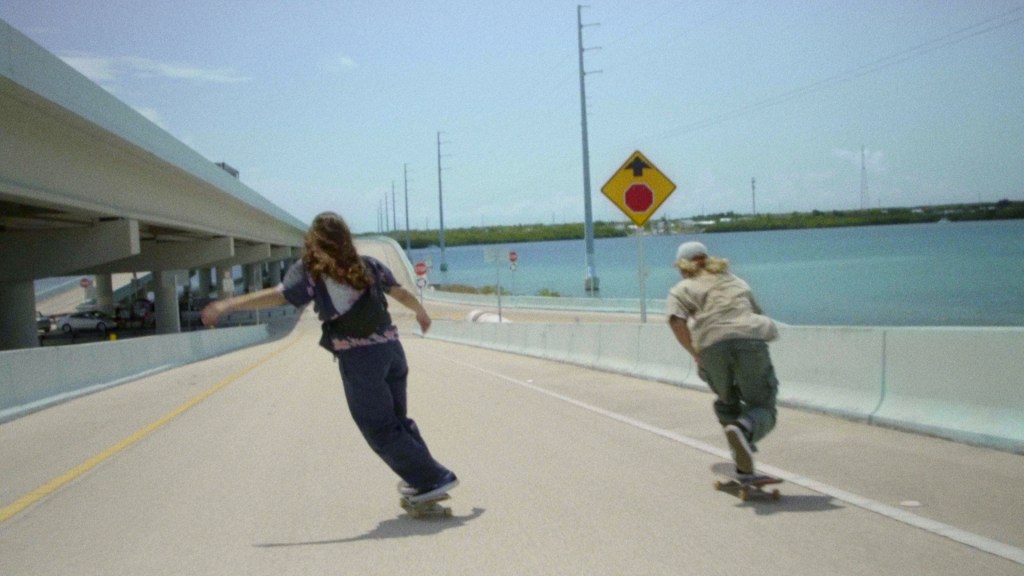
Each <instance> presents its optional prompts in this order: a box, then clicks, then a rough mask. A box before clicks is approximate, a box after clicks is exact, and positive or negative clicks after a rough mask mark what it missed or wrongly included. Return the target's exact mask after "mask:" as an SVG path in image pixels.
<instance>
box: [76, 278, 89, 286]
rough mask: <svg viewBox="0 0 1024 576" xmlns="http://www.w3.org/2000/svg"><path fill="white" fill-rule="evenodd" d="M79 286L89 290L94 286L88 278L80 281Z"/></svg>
mask: <svg viewBox="0 0 1024 576" xmlns="http://www.w3.org/2000/svg"><path fill="white" fill-rule="evenodd" d="M78 285H79V286H81V287H82V288H89V287H90V286H92V280H90V279H88V278H82V279H81V280H79V281H78Z"/></svg>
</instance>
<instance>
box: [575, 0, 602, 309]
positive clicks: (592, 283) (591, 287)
mask: <svg viewBox="0 0 1024 576" xmlns="http://www.w3.org/2000/svg"><path fill="white" fill-rule="evenodd" d="M576 25H577V31H576V39H577V43H578V46H579V60H580V117H581V120H580V127H581V131H582V139H583V239H584V244H585V245H586V250H587V251H586V258H585V264H586V267H587V276H586V279H585V280H584V284H583V288H584V290H586V291H587V293H588V294H593V293H594V292H597V291H598V290H599V289H600V286H601V283H600V281H599V280H598V278H597V272H596V270H595V268H594V217H593V214H592V213H591V209H590V144H589V139H588V137H587V83H586V80H585V78H586V75H587V72H586V70H585V69H584V67H583V52H584V51H585V50H584V48H583V27H584V26H583V6H581V5H577V6H576ZM588 26H596V24H588Z"/></svg>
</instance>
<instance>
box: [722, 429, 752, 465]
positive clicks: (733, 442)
mask: <svg viewBox="0 0 1024 576" xmlns="http://www.w3.org/2000/svg"><path fill="white" fill-rule="evenodd" d="M725 439H726V440H728V441H729V449H730V450H731V451H732V459H733V460H734V461H735V462H736V472H737V473H738V474H754V451H753V450H752V449H751V448H750V442H748V441H747V434H746V433H745V432H744V431H743V428H740V427H739V426H737V425H735V424H729V425H728V426H726V427H725Z"/></svg>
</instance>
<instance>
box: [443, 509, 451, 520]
mask: <svg viewBox="0 0 1024 576" xmlns="http://www.w3.org/2000/svg"><path fill="white" fill-rule="evenodd" d="M444 517H445V518H451V517H452V509H451V508H445V509H444Z"/></svg>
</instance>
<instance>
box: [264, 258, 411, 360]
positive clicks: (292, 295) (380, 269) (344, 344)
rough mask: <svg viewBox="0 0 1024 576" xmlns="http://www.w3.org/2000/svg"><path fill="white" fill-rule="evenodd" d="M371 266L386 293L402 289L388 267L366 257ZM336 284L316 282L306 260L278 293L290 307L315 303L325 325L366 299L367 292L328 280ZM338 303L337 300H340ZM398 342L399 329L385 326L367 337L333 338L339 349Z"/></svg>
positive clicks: (295, 266)
mask: <svg viewBox="0 0 1024 576" xmlns="http://www.w3.org/2000/svg"><path fill="white" fill-rule="evenodd" d="M364 258H365V260H366V262H367V264H369V266H370V272H371V274H372V275H373V277H374V279H375V281H377V282H383V286H384V291H385V292H387V291H388V290H390V289H391V287H393V286H398V281H397V280H395V275H394V274H393V273H392V272H391V270H390V269H388V267H387V266H385V265H384V264H381V262H380V261H379V260H377V259H376V258H371V257H369V256H364ZM328 282H330V283H331V284H332V285H331V286H328V284H327V282H325V281H324V280H323V279H321V280H319V281H314V280H313V277H312V276H310V275H309V272H307V271H306V268H305V266H303V265H302V261H301V260H299V261H298V262H295V263H294V264H292V265H291V267H290V268H288V272H287V273H285V275H284V280H282V281H281V284H280V285H279V286H278V290H280V291H281V294H282V295H283V296H284V298H285V300H287V301H288V303H289V304H291V305H292V306H295V307H296V308H301V307H303V306H305V305H306V304H309V303H310V302H313V306H314V309H315V310H316V313H317V316H318V317H319V318H320V321H321V322H326V321H328V320H332V319H334V318H337V317H338V316H340V315H341V314H343V313H344V312H345V311H347V310H348V309H349V308H350V307H351V306H352V304H353V303H354V302H355V301H356V300H357V299H358V298H359V297H360V296H362V294H363V292H364V290H355V289H353V288H352V287H351V286H348V285H347V284H339V283H337V282H334V281H333V280H328ZM336 300H337V301H336ZM394 340H398V329H397V328H396V327H395V326H394V325H393V324H391V325H388V326H385V327H381V328H380V329H378V330H377V331H376V332H375V333H374V334H371V335H369V336H366V337H364V338H357V337H346V338H337V337H334V338H332V339H331V344H332V346H333V348H334V349H335V350H348V349H349V348H356V347H359V346H370V345H373V344H381V343H383V342H391V341H394Z"/></svg>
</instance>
